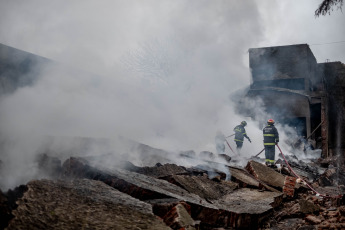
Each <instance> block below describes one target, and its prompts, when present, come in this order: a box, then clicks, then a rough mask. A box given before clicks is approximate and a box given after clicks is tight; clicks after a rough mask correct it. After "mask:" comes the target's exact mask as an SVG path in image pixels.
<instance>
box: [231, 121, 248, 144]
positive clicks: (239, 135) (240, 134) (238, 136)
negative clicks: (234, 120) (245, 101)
mask: <svg viewBox="0 0 345 230" xmlns="http://www.w3.org/2000/svg"><path fill="white" fill-rule="evenodd" d="M234 131H235V139H234V141H239V142H243V139H244V137H245V138H247V139H248V140H250V139H249V137H248V136H247V134H246V130H245V129H244V126H243V125H238V126H236V127H235V128H234Z"/></svg>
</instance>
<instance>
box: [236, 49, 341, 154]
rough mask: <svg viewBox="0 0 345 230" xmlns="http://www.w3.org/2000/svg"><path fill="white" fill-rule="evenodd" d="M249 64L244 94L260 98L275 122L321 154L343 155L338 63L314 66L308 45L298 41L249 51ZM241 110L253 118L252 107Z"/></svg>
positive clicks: (316, 64) (339, 66)
mask: <svg viewBox="0 0 345 230" xmlns="http://www.w3.org/2000/svg"><path fill="white" fill-rule="evenodd" d="M249 65H250V69H251V73H252V75H251V76H252V83H251V85H250V89H249V91H248V93H247V95H246V96H247V98H251V99H254V98H255V99H257V98H260V99H261V100H262V102H263V104H264V107H265V110H266V112H267V113H269V114H271V115H272V116H273V117H274V119H275V120H276V121H278V122H279V123H282V124H287V125H289V126H291V127H294V128H295V129H296V131H297V134H298V135H299V136H301V137H305V138H311V139H312V140H314V142H315V146H316V145H320V146H322V154H323V157H328V156H332V155H336V154H338V153H342V155H343V153H344V149H345V142H344V141H342V139H343V138H341V134H342V133H345V132H344V131H345V123H344V116H343V114H344V110H345V107H344V103H345V93H344V92H345V91H344V89H345V65H344V64H343V63H341V62H326V63H321V64H318V63H317V61H316V59H315V57H314V55H313V53H312V51H311V50H310V48H309V46H308V45H307V44H300V45H289V46H276V47H264V48H252V49H249ZM242 112H244V113H246V114H247V115H248V116H251V117H253V118H254V119H255V115H254V113H253V112H252V111H250V110H247V111H242ZM315 146H314V147H315Z"/></svg>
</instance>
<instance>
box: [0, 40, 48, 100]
mask: <svg viewBox="0 0 345 230" xmlns="http://www.w3.org/2000/svg"><path fill="white" fill-rule="evenodd" d="M51 62H52V61H51V60H49V59H47V58H44V57H40V56H37V55H34V54H31V53H28V52H25V51H22V50H18V49H15V48H13V47H9V46H6V45H3V44H0V96H1V95H3V94H7V93H12V92H14V91H15V90H16V89H17V88H19V87H23V86H27V85H31V84H33V83H34V82H35V80H36V79H37V75H38V73H39V71H40V70H41V68H42V67H44V66H46V65H48V64H49V63H51Z"/></svg>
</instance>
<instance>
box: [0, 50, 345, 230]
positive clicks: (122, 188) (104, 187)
mask: <svg viewBox="0 0 345 230" xmlns="http://www.w3.org/2000/svg"><path fill="white" fill-rule="evenodd" d="M249 61H250V67H251V71H252V84H251V85H250V88H249V90H248V91H247V92H245V96H244V97H243V98H241V101H240V102H241V105H246V102H247V101H248V100H257V99H259V100H261V102H262V103H263V106H264V107H265V110H266V112H267V113H269V114H272V115H273V116H274V117H275V120H276V121H277V122H279V123H281V124H287V125H289V126H291V127H295V129H296V131H297V133H298V134H299V135H300V137H304V138H301V139H299V141H295V142H291V143H290V144H291V147H292V148H299V147H300V146H301V145H305V146H309V147H312V148H313V149H319V150H320V152H321V157H319V156H316V155H315V156H312V155H311V158H310V159H308V160H305V159H303V160H301V159H298V158H297V157H296V156H293V155H289V156H284V155H282V154H276V159H277V158H278V160H277V164H278V165H280V166H279V167H278V168H275V169H273V168H269V167H266V166H265V165H264V164H263V162H264V159H263V158H262V157H263V155H264V154H262V155H259V156H258V157H252V158H250V159H246V164H244V165H243V164H239V158H237V157H236V156H232V157H230V156H228V155H218V154H214V153H211V152H206V151H204V152H200V153H195V152H194V151H185V152H181V153H170V152H166V151H164V150H160V149H155V148H152V147H150V146H147V145H144V144H139V143H130V146H134V145H135V146H136V147H135V151H133V150H134V149H130V148H129V149H127V150H126V151H127V152H126V151H124V152H121V151H123V150H122V149H121V150H120V149H119V150H117V151H118V152H119V153H117V154H115V155H116V156H117V157H116V156H115V155H114V154H103V155H102V154H100V155H97V156H87V157H85V154H83V149H78V151H76V149H74V152H68V151H67V152H63V153H61V152H51V151H48V150H47V151H45V152H44V153H42V154H40V155H39V156H38V157H37V160H36V163H37V166H38V167H39V170H40V175H44V177H43V178H41V179H39V180H32V181H30V182H28V183H27V184H25V185H20V186H18V187H16V188H14V189H11V190H8V191H0V216H1V220H0V228H1V229H157V230H158V229H190V230H192V229H207V230H208V229H344V228H345V198H344V194H345V173H344V172H345V162H344V149H345V147H344V139H343V138H337V137H339V135H341V134H343V133H344V131H345V130H344V127H345V123H344V116H343V113H344V109H345V108H344V106H343V105H344V102H345V99H344V87H345V80H344V79H345V78H344V74H345V67H344V64H343V63H340V62H326V63H321V64H319V63H317V62H316V59H315V57H314V56H313V54H312V52H311V51H310V48H309V46H308V45H306V44H301V45H293V46H280V47H267V48H256V49H250V50H249ZM37 63H39V65H40V66H42V63H49V64H51V61H50V60H47V59H44V58H41V57H38V56H36V55H33V54H29V53H26V52H24V51H20V50H17V49H14V48H11V47H8V46H4V45H1V44H0V64H1V66H0V67H1V68H0V70H1V72H0V74H1V75H0V83H1V84H0V87H2V89H3V90H2V92H3V93H5V94H9V93H11V92H14V91H15V90H16V88H18V87H21V86H23V85H25V84H34V82H35V74H33V75H28V73H33V71H32V70H31V68H34V67H33V66H34V65H36V64H37ZM5 73H11V74H12V75H8V74H5ZM28 76H29V79H27V80H23V78H25V77H28ZM273 99H274V100H273ZM238 111H239V112H240V113H241V114H243V115H245V116H251V117H252V118H253V119H258V118H257V117H255V114H254V113H252V111H251V110H250V107H246V106H242V107H239V108H238ZM80 141H82V142H83V143H90V142H94V141H95V140H92V139H82V140H80ZM120 141H123V142H127V144H128V143H129V142H128V141H126V140H124V139H121V140H120ZM96 142H97V143H98V144H106V142H105V141H104V140H101V141H99V140H97V141H96ZM306 143H308V145H306ZM129 152H130V153H131V154H133V152H135V160H132V159H128V158H126V157H125V156H128V154H129ZM79 153H80V154H79ZM172 155H173V157H172ZM118 156H120V157H118ZM172 159H175V160H172ZM176 159H178V161H176ZM0 160H1V159H0ZM176 162H179V163H176ZM0 172H1V161H0ZM2 176H6V175H2Z"/></svg>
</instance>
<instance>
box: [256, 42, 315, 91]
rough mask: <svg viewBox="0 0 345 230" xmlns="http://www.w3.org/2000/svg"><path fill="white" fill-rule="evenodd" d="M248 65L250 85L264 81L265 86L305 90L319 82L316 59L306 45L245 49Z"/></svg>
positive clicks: (260, 84) (262, 83) (260, 83)
mask: <svg viewBox="0 0 345 230" xmlns="http://www.w3.org/2000/svg"><path fill="white" fill-rule="evenodd" d="M249 66H250V68H251V74H252V83H253V84H252V88H257V86H258V85H259V87H262V86H265V82H266V83H267V85H266V86H273V87H281V88H287V89H294V90H305V91H309V90H310V88H311V87H310V85H311V84H316V83H317V82H318V81H319V79H317V78H318V76H317V75H316V74H315V72H316V69H317V62H316V59H315V57H314V55H313V53H312V52H311V50H310V48H309V46H308V45H307V44H301V45H291V46H277V47H266V48H254V49H249ZM279 81H280V82H279ZM284 82H285V83H286V85H285V86H284ZM296 85H297V86H298V87H297V88H293V87H296Z"/></svg>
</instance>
